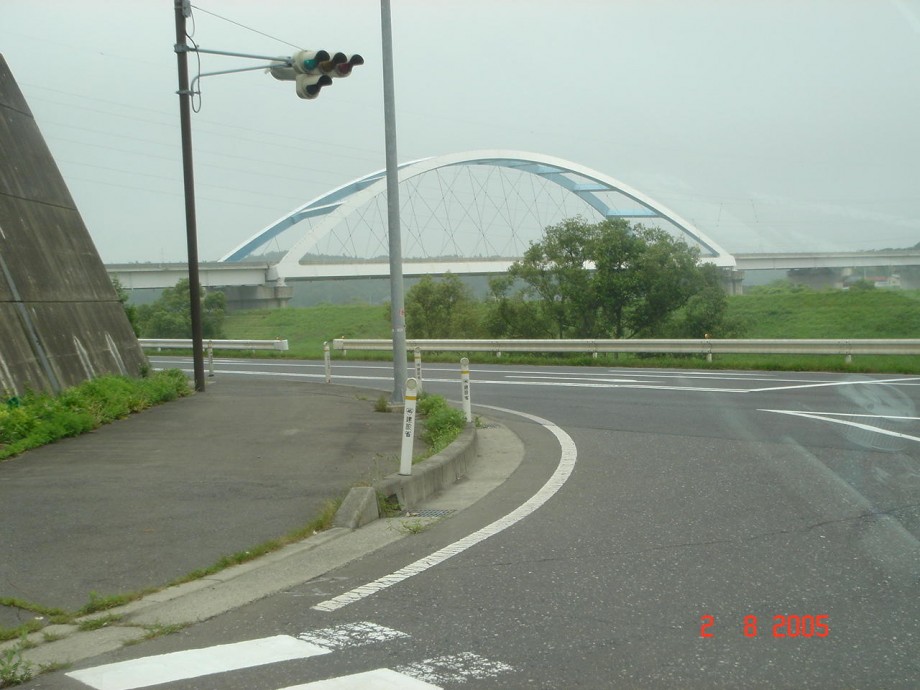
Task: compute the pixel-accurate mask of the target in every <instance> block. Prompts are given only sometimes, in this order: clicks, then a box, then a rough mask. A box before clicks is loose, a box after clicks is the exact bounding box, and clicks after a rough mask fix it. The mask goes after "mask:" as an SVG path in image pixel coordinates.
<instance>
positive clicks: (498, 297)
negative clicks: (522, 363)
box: [486, 274, 553, 339]
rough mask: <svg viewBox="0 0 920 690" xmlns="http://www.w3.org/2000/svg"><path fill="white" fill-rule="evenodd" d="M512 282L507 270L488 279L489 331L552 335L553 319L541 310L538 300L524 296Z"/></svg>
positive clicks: (518, 335)
mask: <svg viewBox="0 0 920 690" xmlns="http://www.w3.org/2000/svg"><path fill="white" fill-rule="evenodd" d="M514 284H515V279H514V277H513V276H511V275H509V274H506V275H502V276H493V277H492V278H490V279H489V295H490V299H489V302H488V306H487V312H486V331H487V332H488V335H489V336H491V337H493V338H524V339H533V338H549V337H552V335H553V322H552V321H551V320H550V319H549V318H548V317H547V316H546V314H544V311H543V308H542V305H541V303H540V302H539V301H536V300H531V299H527V297H526V290H525V289H524V288H518V290H517V291H515V292H512V288H513V287H514Z"/></svg>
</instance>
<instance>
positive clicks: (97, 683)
mask: <svg viewBox="0 0 920 690" xmlns="http://www.w3.org/2000/svg"><path fill="white" fill-rule="evenodd" d="M330 651H331V650H329V649H327V648H325V647H320V646H318V645H315V644H311V643H309V642H304V641H303V640H298V639H297V638H295V637H291V636H289V635H276V636H274V637H265V638H261V639H257V640H246V641H245V642H234V643H231V644H224V645H216V646H214V647H206V648H204V649H189V650H186V651H182V652H172V653H170V654H159V655H157V656H148V657H142V658H140V659H131V660H129V661H119V662H116V663H114V664H106V665H104V666H96V667H94V668H88V669H85V670H82V671H72V672H70V673H68V674H67V675H68V676H70V677H71V678H74V679H76V680H78V681H80V682H81V683H85V684H86V685H89V686H90V687H92V688H96V690H132V689H133V688H146V687H148V686H150V685H159V684H160V683H170V682H173V681H177V680H185V679H188V678H198V677H200V676H207V675H211V674H214V673H224V672H226V671H236V670H239V669H241V668H250V667H252V666H263V665H265V664H273V663H277V662H279V661H290V660H291V659H306V658H308V657H311V656H317V655H319V654H328V653H329V652H330Z"/></svg>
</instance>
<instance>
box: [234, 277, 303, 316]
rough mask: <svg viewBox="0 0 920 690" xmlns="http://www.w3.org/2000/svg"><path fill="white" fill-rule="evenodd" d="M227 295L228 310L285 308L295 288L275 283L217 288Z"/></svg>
mask: <svg viewBox="0 0 920 690" xmlns="http://www.w3.org/2000/svg"><path fill="white" fill-rule="evenodd" d="M217 289H219V290H220V291H221V292H223V293H224V295H225V296H226V297H227V311H242V310H244V309H283V308H284V307H286V306H288V303H289V302H290V301H291V298H292V297H293V296H294V288H292V287H291V286H289V285H285V284H284V283H280V284H275V285H228V286H226V287H222V288H217Z"/></svg>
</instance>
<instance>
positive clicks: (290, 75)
mask: <svg viewBox="0 0 920 690" xmlns="http://www.w3.org/2000/svg"><path fill="white" fill-rule="evenodd" d="M363 64H364V58H363V57H361V56H360V55H358V54H356V53H355V54H352V55H346V54H345V53H333V54H332V55H330V54H329V53H328V52H327V51H325V50H299V51H297V52H296V53H294V54H293V55H292V56H291V58H290V60H289V61H288V62H277V63H273V64H272V65H271V66H270V67H269V68H268V71H269V72H270V73H271V75H272V76H273V77H274V78H275V79H280V80H282V81H294V82H295V83H296V91H297V95H298V96H299V97H300V98H306V99H314V98H316V97H317V96H319V92H320V89H322V88H323V87H324V86H329V85H330V84H332V80H333V79H334V78H342V77H347V76H348V75H350V74H351V71H352V69H353V68H354V67H356V66H357V65H363Z"/></svg>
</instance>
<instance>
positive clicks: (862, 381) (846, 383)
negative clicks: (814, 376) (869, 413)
mask: <svg viewBox="0 0 920 690" xmlns="http://www.w3.org/2000/svg"><path fill="white" fill-rule="evenodd" d="M907 382H911V383H910V385H914V384H917V383H920V379H918V378H917V377H916V376H911V377H910V378H898V379H872V380H866V379H859V380H853V381H826V382H824V383H802V384H798V385H795V386H767V387H766V388H751V389H750V391H749V392H751V393H764V392H769V391H791V390H796V389H798V388H827V387H830V386H859V385H864V386H877V385H880V384H881V385H890V384H892V383H901V384H904V383H907Z"/></svg>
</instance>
